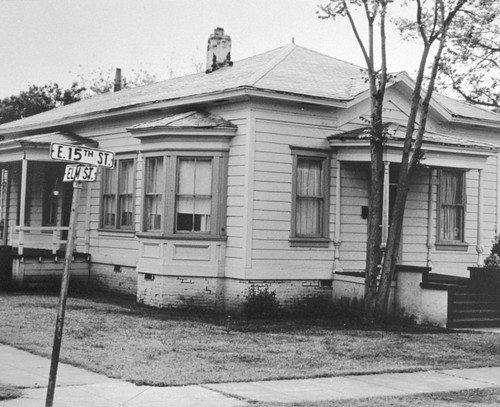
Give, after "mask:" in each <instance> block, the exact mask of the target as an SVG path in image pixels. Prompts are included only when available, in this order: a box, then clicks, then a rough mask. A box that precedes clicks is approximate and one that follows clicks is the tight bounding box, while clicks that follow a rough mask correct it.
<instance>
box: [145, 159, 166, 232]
mask: <svg viewBox="0 0 500 407" xmlns="http://www.w3.org/2000/svg"><path fill="white" fill-rule="evenodd" d="M162 181H163V159H162V158H152V159H149V160H148V161H147V169H146V220H147V226H146V227H147V229H148V230H159V229H161V213H162V200H163V199H162V198H163V197H162V194H161V191H162V188H161V184H162Z"/></svg>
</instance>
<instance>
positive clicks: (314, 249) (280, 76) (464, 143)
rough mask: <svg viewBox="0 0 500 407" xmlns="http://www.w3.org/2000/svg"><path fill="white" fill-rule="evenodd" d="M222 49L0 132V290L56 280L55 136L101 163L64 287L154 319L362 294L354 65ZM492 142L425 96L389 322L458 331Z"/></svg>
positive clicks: (487, 120)
mask: <svg viewBox="0 0 500 407" xmlns="http://www.w3.org/2000/svg"><path fill="white" fill-rule="evenodd" d="M230 45H231V43H230V38H229V36H227V35H225V34H224V32H223V30H222V29H217V30H215V33H214V34H212V35H211V37H210V40H209V47H208V56H207V61H208V64H207V72H202V73H197V74H193V75H188V76H184V77H179V78H174V79H171V80H168V81H164V82H159V83H155V84H151V85H147V86H142V87H138V88H133V89H123V90H120V91H118V92H114V93H107V94H103V95H98V96H95V97H92V98H89V99H86V100H83V101H80V102H77V103H73V104H70V105H66V106H63V107H60V108H57V109H54V110H51V111H48V112H45V113H41V114H38V115H35V116H31V117H27V118H24V119H21V120H18V121H14V122H11V123H6V124H4V125H1V126H0V136H1V137H2V140H1V141H0V166H1V168H2V169H3V171H2V177H3V178H2V189H1V222H2V223H1V226H2V236H1V237H2V244H3V247H2V250H1V254H2V255H3V260H2V261H3V264H4V272H3V280H4V282H5V281H7V282H11V283H12V284H13V285H15V286H29V285H36V284H40V283H42V282H47V281H48V280H50V279H51V277H54V276H57V275H60V272H61V271H60V270H61V265H62V260H61V259H62V256H64V251H63V250H62V249H63V248H64V245H65V242H66V238H67V226H68V220H69V212H70V207H71V195H72V184H71V183H65V182H62V176H63V173H64V167H65V163H64V162H61V161H56V160H52V159H51V158H50V153H49V150H50V145H51V143H53V142H56V143H63V144H72V145H81V146H87V147H92V148H99V149H104V150H109V151H113V152H114V153H115V155H116V156H115V166H114V168H113V169H106V168H100V169H99V171H98V174H97V180H96V181H95V182H86V183H85V184H84V187H83V191H82V193H81V200H80V202H79V205H78V208H77V213H78V228H77V238H76V251H75V253H74V256H73V257H74V259H73V263H72V268H73V271H72V279H73V282H74V283H75V282H79V283H82V284H83V283H90V284H91V286H92V287H100V288H105V289H108V290H112V291H117V292H122V293H128V294H133V295H135V296H137V300H138V301H140V302H142V303H145V304H149V305H153V306H158V307H203V308H209V309H218V310H233V309H238V308H240V307H241V305H242V303H243V302H244V300H245V295H246V293H247V292H248V289H249V287H251V286H254V287H257V288H263V287H267V288H268V289H269V290H271V291H275V292H276V296H277V299H278V300H279V302H280V304H281V305H282V306H283V307H292V306H294V305H295V304H297V303H298V302H300V301H302V300H304V299H305V298H308V297H314V296H319V297H324V298H334V299H339V298H341V297H355V296H360V295H361V293H362V285H363V277H362V273H363V270H364V263H365V245H366V230H367V221H366V216H367V212H368V210H369V208H368V184H369V141H368V129H367V128H366V126H367V125H366V123H367V122H366V118H368V117H369V110H370V107H369V106H370V100H369V92H368V87H367V83H366V80H365V75H364V71H363V69H362V68H361V67H359V66H356V65H353V64H351V63H347V62H344V61H341V60H338V59H335V58H332V57H330V56H327V55H323V54H320V53H317V52H315V51H313V50H310V49H306V48H302V47H300V46H298V45H295V44H289V45H286V46H283V47H281V48H277V49H273V50H271V51H268V52H265V53H263V54H260V55H256V56H253V57H250V58H247V59H244V60H241V61H237V62H234V63H233V62H232V61H230ZM412 87H413V81H412V79H411V78H410V77H409V76H408V75H407V74H406V73H404V72H402V73H400V74H397V75H395V77H394V79H393V80H392V81H391V83H390V85H389V87H388V90H387V96H386V109H385V121H386V125H387V127H388V132H389V139H388V141H387V143H386V152H385V163H386V176H385V182H386V183H387V184H388V186H389V199H388V200H387V204H386V208H385V210H386V211H387V212H389V213H390V205H391V202H392V201H391V198H392V194H393V189H394V186H393V185H394V184H393V182H394V180H395V176H396V175H397V173H398V161H399V160H400V152H401V148H402V142H401V137H402V136H403V134H404V132H405V124H406V118H407V112H408V111H409V106H410V97H411V92H412ZM497 144H500V115H498V114H495V113H492V112H489V111H485V110H482V109H479V108H476V107H473V106H471V105H468V104H466V103H463V102H459V101H456V100H453V99H450V98H447V97H444V96H440V95H435V96H434V98H433V100H432V103H431V108H430V114H429V122H428V128H427V131H426V134H425V138H424V144H423V149H424V150H425V160H424V161H423V165H422V168H420V169H419V170H418V172H417V174H416V176H415V177H414V179H413V180H412V183H411V188H410V193H409V196H408V203H407V207H406V213H405V220H404V226H403V239H402V248H401V253H400V258H399V264H400V265H399V266H398V276H397V277H398V278H397V281H395V283H394V295H393V305H394V307H395V309H396V310H399V311H404V312H406V313H408V314H412V315H414V316H415V317H416V318H417V320H419V321H421V322H431V323H436V324H440V325H448V326H452V325H455V326H459V325H460V324H461V323H462V324H466V323H468V322H469V320H470V319H471V318H466V315H465V314H463V313H462V314H461V313H460V312H458V311H457V309H458V308H459V306H458V300H457V298H458V293H461V294H462V295H463V298H462V299H465V300H467V301H469V300H470V301H469V302H473V298H472V297H473V296H472V295H469V296H467V295H468V294H467V293H464V292H462V291H465V289H464V285H465V284H467V282H468V281H469V280H468V277H469V274H470V273H471V272H472V271H470V270H469V268H470V267H474V266H478V265H479V266H481V265H482V264H483V260H484V257H485V256H487V254H488V253H489V250H490V247H491V241H492V239H493V238H494V236H495V234H496V233H497V232H498V231H499V228H500V199H499V197H498V192H499V187H500V163H499V160H500V159H499V155H498V154H499V148H498V147H497ZM385 226H386V225H381V227H385ZM52 280H53V278H52ZM457 287H458V289H457ZM467 301H465V302H467ZM455 302H456V303H457V304H455ZM462 302H464V301H462ZM472 306H477V304H472ZM490 311H491V316H492V317H491V318H489V323H494V320H495V318H493V310H492V309H491V310H490ZM467 315H469V316H470V315H472V314H467ZM492 321H493V322H492ZM476 322H477V321H476ZM497 322H498V321H497Z"/></svg>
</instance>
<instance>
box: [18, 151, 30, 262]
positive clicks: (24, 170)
mask: <svg viewBox="0 0 500 407" xmlns="http://www.w3.org/2000/svg"><path fill="white" fill-rule="evenodd" d="M21 163H22V167H21V185H20V188H21V195H20V199H21V202H20V206H19V249H18V251H19V254H23V246H24V226H25V225H24V224H25V222H26V182H27V179H28V160H27V159H26V155H24V156H23V160H22V162H21Z"/></svg>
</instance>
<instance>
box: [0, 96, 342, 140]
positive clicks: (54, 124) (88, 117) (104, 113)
mask: <svg viewBox="0 0 500 407" xmlns="http://www.w3.org/2000/svg"><path fill="white" fill-rule="evenodd" d="M252 98H259V99H263V100H275V101H282V102H295V103H301V102H306V103H310V104H315V105H318V106H326V107H333V108H346V107H347V102H348V101H349V100H350V98H349V99H341V98H339V99H332V98H326V97H315V96H313V95H302V94H294V93H287V92H280V91H275V90H269V89H259V88H254V87H247V86H245V87H239V88H235V89H225V90H221V91H217V92H211V93H207V94H199V95H192V96H186V97H181V98H173V99H162V100H154V101H150V102H146V103H140V104H130V105H127V106H123V107H117V108H112V109H104V110H99V111H95V112H90V113H82V114H75V115H71V116H61V117H60V118H57V119H54V120H47V121H44V122H39V123H33V124H26V125H24V124H22V123H19V125H14V124H15V122H12V125H10V126H9V123H6V124H5V125H3V128H2V126H0V136H2V135H9V136H11V135H16V134H32V133H33V132H39V131H43V130H47V129H59V128H63V127H65V126H74V125H81V124H84V123H87V122H93V121H99V120H105V119H106V120H107V119H117V118H119V117H121V116H125V115H130V114H134V113H142V112H148V111H162V110H166V111H167V110H168V109H172V108H182V107H186V106H191V107H192V106H196V105H200V106H202V105H209V104H211V103H217V102H221V103H228V102H238V101H248V100H250V99H252ZM77 103H78V102H77ZM63 108H64V107H62V108H61V109H63ZM21 121H22V120H21Z"/></svg>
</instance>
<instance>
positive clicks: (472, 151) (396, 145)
mask: <svg viewBox="0 0 500 407" xmlns="http://www.w3.org/2000/svg"><path fill="white" fill-rule="evenodd" d="M369 145H370V142H369V141H368V140H359V141H345V142H344V141H342V142H330V146H331V147H332V148H337V149H341V148H349V147H351V148H352V147H354V148H359V147H368V146H369ZM385 147H386V148H392V149H399V150H402V148H403V144H402V142H395V141H388V142H387V143H385ZM422 151H432V152H440V153H452V154H461V155H469V156H472V155H481V156H493V155H496V154H498V153H499V151H495V150H486V149H478V148H466V147H459V146H456V147H455V146H446V145H438V144H424V145H423V146H422Z"/></svg>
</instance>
